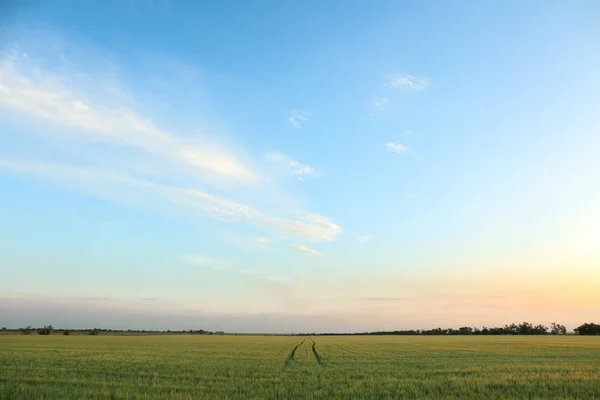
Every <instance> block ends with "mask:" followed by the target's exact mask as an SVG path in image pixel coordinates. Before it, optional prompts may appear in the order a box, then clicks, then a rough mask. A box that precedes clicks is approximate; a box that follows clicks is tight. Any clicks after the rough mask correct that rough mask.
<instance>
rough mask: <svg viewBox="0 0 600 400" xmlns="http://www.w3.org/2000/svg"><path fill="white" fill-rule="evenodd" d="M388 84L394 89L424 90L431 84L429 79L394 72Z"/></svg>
mask: <svg viewBox="0 0 600 400" xmlns="http://www.w3.org/2000/svg"><path fill="white" fill-rule="evenodd" d="M387 85H388V86H389V87H391V88H392V89H410V90H422V89H426V88H427V87H428V86H429V81H428V80H427V79H425V78H421V77H417V76H413V75H410V74H392V75H391V76H390V79H389V81H388V83H387Z"/></svg>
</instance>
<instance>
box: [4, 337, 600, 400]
mask: <svg viewBox="0 0 600 400" xmlns="http://www.w3.org/2000/svg"><path fill="white" fill-rule="evenodd" d="M312 340H314V343H315V345H314V348H313V341H312ZM294 348H295V351H294V354H293V357H292V351H293V350H294ZM313 350H314V351H313ZM0 398H1V399H245V398H253V399H277V398H281V399H417V398H428V399H507V398H520V399H575V398H577V399H593V398H600V338H597V337H578V336H560V337H556V336H541V337H540V336H536V337H525V336H494V337H481V336H478V337H473V336H467V337H464V336H462V337H461V336H450V337H439V336H430V337H423V336H419V337H408V336H379V337H378V336H345V337H341V336H327V337H322V336H316V337H313V338H308V337H298V336H195V335H172V336H169V335H165V336H102V335H101V336H83V335H82V336H77V335H72V336H58V335H52V336H25V335H4V336H0Z"/></svg>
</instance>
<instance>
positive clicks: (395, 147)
mask: <svg viewBox="0 0 600 400" xmlns="http://www.w3.org/2000/svg"><path fill="white" fill-rule="evenodd" d="M386 147H387V149H388V150H389V151H391V152H392V153H396V154H400V153H403V152H405V151H406V150H408V147H406V146H404V145H403V144H400V143H394V142H389V143H388V144H387V145H386Z"/></svg>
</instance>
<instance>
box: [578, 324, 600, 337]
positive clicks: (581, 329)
mask: <svg viewBox="0 0 600 400" xmlns="http://www.w3.org/2000/svg"><path fill="white" fill-rule="evenodd" d="M573 331H575V333H577V334H578V335H600V325H598V324H594V323H585V324H583V325H580V326H578V327H577V328H575V329H573Z"/></svg>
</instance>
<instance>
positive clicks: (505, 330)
mask: <svg viewBox="0 0 600 400" xmlns="http://www.w3.org/2000/svg"><path fill="white" fill-rule="evenodd" d="M573 332H575V333H576V334H578V335H600V324H594V323H585V324H583V325H580V326H578V327H577V328H575V329H573ZM566 334H567V328H566V327H565V326H564V325H562V324H558V323H556V322H553V323H552V324H550V326H545V325H542V324H539V325H533V324H532V323H530V322H523V323H521V324H514V323H513V324H510V325H505V326H503V327H486V326H484V327H482V328H472V327H469V326H463V327H461V328H458V329H454V328H446V329H444V328H434V329H417V330H413V329H411V330H397V331H375V332H363V333H350V334H342V335H566ZM324 335H336V334H334V333H329V334H324Z"/></svg>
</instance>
